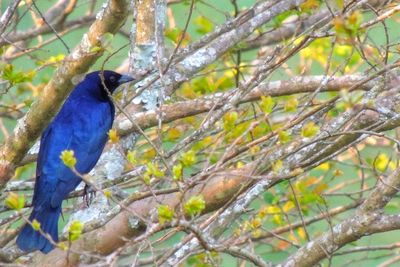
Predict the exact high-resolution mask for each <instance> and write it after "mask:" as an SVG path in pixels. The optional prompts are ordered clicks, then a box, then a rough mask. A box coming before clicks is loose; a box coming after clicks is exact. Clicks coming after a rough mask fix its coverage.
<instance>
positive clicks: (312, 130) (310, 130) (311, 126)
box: [301, 121, 319, 138]
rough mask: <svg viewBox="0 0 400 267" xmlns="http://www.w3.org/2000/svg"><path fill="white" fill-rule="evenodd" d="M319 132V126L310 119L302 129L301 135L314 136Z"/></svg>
mask: <svg viewBox="0 0 400 267" xmlns="http://www.w3.org/2000/svg"><path fill="white" fill-rule="evenodd" d="M318 132H319V126H318V125H316V124H315V122H313V121H310V122H308V123H307V124H306V125H304V127H303V128H302V129H301V135H302V136H303V137H306V138H310V137H313V136H314V135H316V134H317V133H318Z"/></svg>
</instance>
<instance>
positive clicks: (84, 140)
mask: <svg viewBox="0 0 400 267" xmlns="http://www.w3.org/2000/svg"><path fill="white" fill-rule="evenodd" d="M80 109H81V110H80V112H79V114H78V113H77V114H76V116H75V118H74V120H73V122H72V124H71V125H69V127H71V128H72V132H71V140H70V142H69V144H68V147H66V148H65V149H70V150H73V151H74V155H75V158H76V160H77V163H76V166H75V168H76V170H77V171H78V172H79V173H80V174H86V173H88V172H90V170H91V169H93V167H94V166H95V165H96V163H97V161H98V159H99V158H100V155H101V153H102V151H103V149H104V146H105V144H106V142H107V132H108V130H109V129H110V128H111V126H112V116H110V106H109V105H108V104H107V105H103V104H100V103H99V104H96V106H90V107H88V109H87V110H86V112H85V107H84V106H81V107H80ZM94 111H95V112H94ZM67 127H68V126H67ZM61 164H63V163H62V162H61ZM60 169H62V170H63V171H61V172H60V173H58V179H57V185H56V190H55V192H54V195H53V197H52V199H51V203H52V206H54V207H55V206H57V205H61V202H62V201H63V200H64V199H65V198H66V197H67V196H68V194H69V193H70V192H71V191H72V190H74V189H75V188H76V186H77V185H78V184H79V183H80V182H81V179H80V178H79V177H78V176H76V175H75V174H73V173H72V172H71V170H69V169H67V170H65V168H60Z"/></svg>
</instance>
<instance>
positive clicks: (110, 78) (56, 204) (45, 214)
mask: <svg viewBox="0 0 400 267" xmlns="http://www.w3.org/2000/svg"><path fill="white" fill-rule="evenodd" d="M102 73H103V77H104V83H105V85H106V87H107V89H108V90H109V91H110V93H112V92H114V90H115V89H116V88H117V87H118V86H119V85H120V84H123V83H125V82H129V81H132V80H133V79H132V78H130V77H129V76H125V75H120V74H118V73H115V72H113V71H104V72H99V71H96V72H92V73H90V74H88V75H86V77H85V79H84V80H83V81H82V82H81V83H79V84H78V85H77V86H76V88H75V89H74V90H73V91H72V93H71V95H70V96H69V97H68V99H67V100H66V101H65V103H64V105H63V107H62V108H61V110H60V112H59V113H58V114H57V116H56V117H55V118H54V120H53V121H52V122H51V123H50V124H49V126H48V127H47V129H46V130H45V131H44V132H43V134H42V137H41V142H40V150H39V155H38V159H37V167H36V184H35V190H34V195H33V200H32V205H33V210H32V214H31V215H30V217H29V220H30V221H33V219H36V220H37V221H38V222H39V223H40V225H41V229H42V230H43V231H44V232H46V233H48V234H50V236H51V237H52V239H53V240H54V241H55V242H58V219H59V217H60V214H61V204H62V201H63V200H64V199H65V198H66V197H67V196H68V194H69V193H70V192H71V191H73V190H74V189H75V188H76V187H77V186H78V184H79V183H80V182H81V181H82V180H81V178H79V177H78V176H76V175H75V174H74V173H73V172H72V171H71V170H70V169H69V168H68V167H67V166H65V165H64V163H63V162H62V160H61V159H60V154H61V152H62V151H64V150H73V151H74V155H75V157H76V159H77V163H76V166H75V168H76V169H77V171H78V172H79V173H81V174H85V173H88V172H89V171H90V170H91V169H92V168H93V167H94V166H95V165H96V163H97V161H98V159H99V157H100V155H101V152H102V151H103V148H104V146H105V144H106V142H107V139H108V137H107V133H108V131H109V130H110V128H111V127H112V123H113V120H114V105H113V103H112V101H111V100H110V99H109V97H108V92H107V91H106V90H105V89H104V86H103V83H102V79H101V78H100V75H102ZM17 245H18V247H19V248H20V249H22V250H24V251H27V252H31V251H34V250H40V251H42V252H44V253H48V252H49V251H51V250H52V249H53V247H54V246H53V245H52V244H51V243H50V242H49V241H48V240H47V239H46V238H45V237H44V236H43V235H41V234H40V233H39V232H38V231H35V230H34V229H33V228H32V227H31V226H30V225H29V224H26V225H25V226H24V227H23V229H22V231H21V232H20V234H19V236H18V238H17Z"/></svg>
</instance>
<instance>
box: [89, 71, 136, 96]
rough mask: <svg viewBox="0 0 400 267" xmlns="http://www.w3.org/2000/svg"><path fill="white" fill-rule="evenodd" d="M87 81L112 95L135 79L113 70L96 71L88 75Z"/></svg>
mask: <svg viewBox="0 0 400 267" xmlns="http://www.w3.org/2000/svg"><path fill="white" fill-rule="evenodd" d="M85 80H90V81H91V82H94V83H95V84H97V85H98V86H99V87H101V88H102V89H104V92H106V93H107V91H109V92H110V93H111V94H112V93H113V92H114V91H115V89H117V87H118V86H120V85H121V84H124V83H127V82H130V81H133V80H134V78H132V77H130V76H128V75H122V74H119V73H117V72H114V71H111V70H104V71H95V72H92V73H89V74H88V75H86V77H85Z"/></svg>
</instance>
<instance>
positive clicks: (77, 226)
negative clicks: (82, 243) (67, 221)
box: [68, 221, 83, 241]
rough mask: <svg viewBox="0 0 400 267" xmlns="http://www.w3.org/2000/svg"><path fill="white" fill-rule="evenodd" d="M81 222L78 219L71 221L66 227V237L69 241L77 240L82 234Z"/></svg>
mask: <svg viewBox="0 0 400 267" xmlns="http://www.w3.org/2000/svg"><path fill="white" fill-rule="evenodd" d="M82 229H83V224H82V223H81V222H80V221H73V222H72V223H71V225H70V226H69V228H68V237H69V240H70V241H75V240H77V239H78V238H79V237H80V236H81V234H82Z"/></svg>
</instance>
